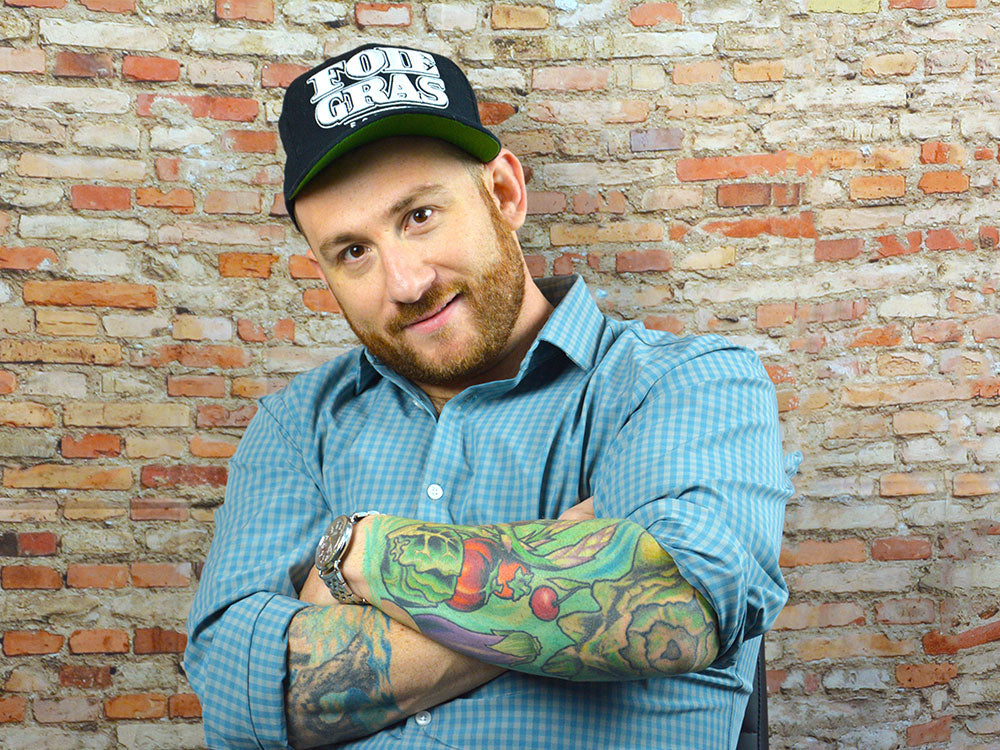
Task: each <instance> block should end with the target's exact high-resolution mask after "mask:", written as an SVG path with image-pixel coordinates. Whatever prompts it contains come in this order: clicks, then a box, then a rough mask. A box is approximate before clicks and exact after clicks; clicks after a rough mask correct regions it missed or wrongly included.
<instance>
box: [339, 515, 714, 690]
mask: <svg viewBox="0 0 1000 750" xmlns="http://www.w3.org/2000/svg"><path fill="white" fill-rule="evenodd" d="M370 521H371V523H370V524H368V526H367V530H366V532H365V544H364V552H363V558H362V562H361V568H360V574H359V575H358V574H357V573H354V575H358V580H354V581H351V585H352V587H354V586H359V587H360V588H361V589H362V591H366V592H367V593H368V595H369V596H368V598H369V600H370V601H371V602H372V603H373V604H374V605H375V606H376V607H378V608H379V609H381V610H382V611H384V612H385V613H386V614H388V615H389V616H390V617H392V618H394V619H396V620H398V621H399V622H401V623H404V624H407V625H412V626H413V627H415V628H416V629H418V630H420V632H422V633H424V634H425V635H427V636H429V637H431V638H433V639H434V640H437V641H440V642H441V643H444V644H446V645H447V646H449V647H450V648H453V649H455V650H457V651H461V652H463V653H466V654H469V655H472V656H474V657H475V658H477V659H481V660H483V661H487V662H491V663H494V664H499V665H502V666H505V667H509V668H511V669H516V670H519V671H523V672H528V673H531V674H539V675H546V676H551V677H559V678H563V679H571V680H622V679H637V678H646V677H656V676H662V675H666V674H674V673H677V672H684V671H693V670H697V669H701V668H703V667H705V666H707V665H708V664H710V663H711V662H712V661H713V660H714V658H715V656H716V654H717V652H718V636H717V629H716V623H715V619H714V613H713V612H712V610H711V607H710V606H709V605H708V603H707V602H706V601H705V600H704V598H703V597H702V596H701V595H700V594H699V593H698V592H697V591H695V589H694V588H693V587H691V585H690V584H688V582H687V581H685V580H684V579H683V578H682V577H681V575H680V573H679V571H678V570H677V567H676V565H674V562H673V560H672V559H671V557H670V556H669V555H668V554H667V553H666V552H665V551H664V550H663V548H662V547H660V545H659V544H658V543H657V542H656V540H655V539H654V538H653V537H652V536H651V535H650V534H649V533H648V532H646V531H645V530H644V529H642V528H641V527H640V526H638V525H637V524H635V523H632V522H630V521H622V520H609V519H596V520H588V521H565V520H556V521H552V520H540V521H530V522H523V523H517V524H498V525H491V526H452V525H445V524H429V523H423V522H419V521H413V520H410V519H402V518H397V517H392V516H376V517H372V518H371V519H370ZM349 580H350V578H349Z"/></svg>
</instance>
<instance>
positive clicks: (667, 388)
mask: <svg viewBox="0 0 1000 750" xmlns="http://www.w3.org/2000/svg"><path fill="white" fill-rule="evenodd" d="M677 347H678V348H679V349H680V348H682V347H683V348H682V349H681V354H680V356H676V355H675V356H674V357H670V358H668V362H669V366H668V367H667V369H666V372H662V369H663V368H662V367H661V368H660V369H661V371H660V372H656V368H651V370H652V373H653V374H652V375H647V377H650V378H655V379H653V380H651V382H650V385H649V386H648V387H646V386H643V387H642V388H641V391H640V393H641V395H640V396H638V397H637V403H636V406H635V408H634V410H633V411H632V413H631V414H630V416H629V418H628V420H627V421H626V422H625V424H624V426H623V427H622V428H621V430H620V431H619V433H618V435H617V437H616V438H615V441H614V443H613V445H612V446H611V449H610V450H608V451H607V452H606V453H605V455H606V459H605V460H604V461H603V462H602V464H601V465H600V466H599V467H598V469H597V471H596V472H595V476H594V481H593V485H592V487H593V494H594V503H595V508H596V509H597V512H598V514H599V515H601V516H606V517H614V518H626V519H629V520H632V521H635V522H636V523H638V524H639V525H640V526H642V527H643V528H645V529H647V530H648V531H649V532H650V533H651V534H652V535H653V536H654V537H656V539H657V541H658V542H659V543H660V545H661V546H662V547H663V548H664V549H665V550H666V551H667V552H668V553H670V555H671V556H672V557H673V559H674V561H675V563H676V565H677V567H678V569H679V570H680V573H681V575H682V576H683V577H684V579H685V580H687V581H688V582H689V583H690V584H691V585H692V586H694V587H695V588H696V589H697V590H698V591H700V592H701V593H702V594H703V595H704V596H705V598H706V599H707V600H708V602H709V603H710V604H711V605H712V608H713V609H714V610H715V613H716V615H717V617H718V624H719V639H720V649H719V658H718V659H717V661H716V664H717V665H719V666H725V665H728V662H729V661H731V660H732V659H733V658H735V653H736V649H737V648H738V647H739V645H740V644H741V643H742V642H743V641H744V640H746V639H749V638H753V637H756V636H758V635H760V634H762V633H764V632H765V631H766V630H767V629H768V628H770V626H771V625H772V624H773V622H774V620H775V618H776V617H777V615H778V613H779V612H780V611H781V608H782V607H783V606H784V604H785V601H786V600H787V598H788V589H787V587H786V586H785V582H784V578H783V577H782V574H781V570H780V568H779V566H778V558H779V556H780V552H781V532H782V527H783V523H784V510H785V503H786V502H787V500H788V499H789V498H790V497H791V496H792V494H793V491H794V489H793V487H792V484H791V481H790V477H791V476H792V475H793V474H794V473H795V471H796V469H797V466H798V462H799V460H800V459H801V454H798V453H796V454H791V455H789V456H787V457H786V456H785V454H784V452H783V450H782V446H781V436H780V431H779V423H778V412H777V402H776V398H775V391H774V386H773V385H772V383H771V381H770V379H769V378H768V376H767V373H766V371H765V370H764V368H763V366H762V364H761V363H760V360H759V358H758V357H757V356H756V355H755V354H754V353H753V352H751V351H749V350H747V349H744V348H741V347H737V346H734V345H732V344H729V343H728V342H726V341H725V340H724V339H722V338H720V337H716V336H706V337H699V338H698V339H696V340H694V341H692V342H691V343H688V344H678V345H677Z"/></svg>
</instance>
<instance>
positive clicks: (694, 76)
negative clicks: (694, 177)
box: [673, 60, 722, 179]
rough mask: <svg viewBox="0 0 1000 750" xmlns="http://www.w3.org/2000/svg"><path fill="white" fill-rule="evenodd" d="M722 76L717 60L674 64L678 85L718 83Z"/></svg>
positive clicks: (674, 79) (674, 78)
mask: <svg viewBox="0 0 1000 750" xmlns="http://www.w3.org/2000/svg"><path fill="white" fill-rule="evenodd" d="M721 78H722V65H721V63H719V62H717V61H716V60H707V61H705V62H696V63H676V64H675V65H674V72H673V82H674V83H675V84H676V85H678V86H691V85H696V84H700V83H718V82H719V80H720V79H721ZM708 179H714V178H708Z"/></svg>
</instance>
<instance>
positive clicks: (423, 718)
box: [413, 711, 431, 727]
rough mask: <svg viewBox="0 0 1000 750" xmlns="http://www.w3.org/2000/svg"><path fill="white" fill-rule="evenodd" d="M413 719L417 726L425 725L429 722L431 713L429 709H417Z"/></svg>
mask: <svg viewBox="0 0 1000 750" xmlns="http://www.w3.org/2000/svg"><path fill="white" fill-rule="evenodd" d="M413 720H414V721H416V722H417V726H421V727H426V726H427V725H428V724H430V723H431V715H430V712H429V711H419V712H418V713H417V715H416V716H414V717H413Z"/></svg>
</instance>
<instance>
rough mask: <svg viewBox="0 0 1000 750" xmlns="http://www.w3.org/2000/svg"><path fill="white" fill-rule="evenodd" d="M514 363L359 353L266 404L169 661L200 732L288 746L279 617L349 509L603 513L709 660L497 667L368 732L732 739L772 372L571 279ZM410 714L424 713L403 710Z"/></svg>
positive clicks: (764, 599) (765, 463) (763, 616)
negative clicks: (628, 528)
mask: <svg viewBox="0 0 1000 750" xmlns="http://www.w3.org/2000/svg"><path fill="white" fill-rule="evenodd" d="M536 283H537V284H538V286H539V287H540V288H541V289H542V291H543V292H544V293H545V295H546V297H548V299H549V300H550V301H551V302H552V303H553V304H556V305H557V306H556V308H555V310H554V312H553V313H552V315H551V316H550V317H549V319H548V321H546V323H545V326H544V327H543V329H542V330H541V332H540V333H539V335H538V337H537V339H536V341H535V342H534V344H533V346H532V348H531V349H530V351H529V352H528V354H527V355H526V356H525V358H524V360H523V362H522V363H521V367H520V370H519V372H518V374H517V375H516V376H515V377H514V378H512V379H510V380H503V381H495V382H490V383H484V384H481V385H476V386H473V387H470V388H467V389H466V390H464V391H462V392H461V393H460V394H458V395H457V396H455V397H454V398H453V399H452V400H451V401H449V402H448V403H447V405H446V406H445V407H444V409H443V410H442V412H441V414H440V416H437V415H436V414H435V411H434V408H433V406H432V404H431V402H430V400H429V399H428V398H427V396H426V395H425V394H424V393H423V392H422V391H420V390H419V389H418V388H416V387H414V386H413V385H412V384H411V383H410V382H408V381H407V380H405V379H403V378H401V377H399V376H398V375H397V374H396V373H394V372H393V371H391V370H389V369H388V368H387V367H385V366H384V365H382V364H381V363H379V362H378V361H376V360H374V359H373V358H372V357H371V355H370V354H369V353H368V352H367V351H366V350H364V349H362V348H358V349H354V350H353V351H350V352H348V353H347V354H344V355H343V356H340V357H338V358H336V359H334V360H332V361H330V362H327V363H325V364H323V365H322V366H320V367H317V368H315V369H313V370H310V371H309V372H306V373H303V374H301V375H299V376H298V377H296V378H295V379H293V380H292V382H291V383H289V384H288V385H287V386H286V387H285V388H284V389H283V390H282V391H280V392H279V393H275V394H271V395H269V396H266V397H264V398H263V399H261V400H260V402H259V404H260V409H259V411H258V413H257V415H256V416H255V417H254V419H253V421H252V422H251V423H250V425H249V427H248V428H247V430H246V432H245V433H244V435H243V439H242V440H241V441H240V445H239V449H238V450H237V452H236V454H235V455H234V456H233V458H232V460H231V461H230V462H229V482H228V485H227V487H226V500H225V504H224V505H223V506H222V507H221V509H220V510H219V511H218V513H217V515H216V533H215V539H214V541H213V542H212V547H211V551H210V552H209V555H208V560H207V562H206V564H205V568H204V573H203V576H202V580H201V585H200V586H199V588H198V593H197V596H196V597H195V601H194V605H193V607H192V610H191V613H190V616H189V619H188V631H189V636H190V638H189V641H188V647H187V652H186V655H185V669H186V672H187V675H188V677H189V679H190V682H191V684H192V686H193V687H194V689H195V691H196V692H197V694H198V697H199V698H200V699H201V702H202V704H203V710H204V720H205V728H206V736H207V739H208V743H209V745H210V746H211V747H213V748H216V747H218V748H222V747H226V748H229V747H232V748H285V747H286V746H287V736H286V728H285V717H284V702H283V696H284V682H285V679H286V668H285V653H286V647H287V628H288V623H289V621H290V620H291V619H292V617H293V615H295V613H296V612H298V611H299V610H300V609H301V608H302V607H304V606H306V605H305V604H303V603H301V602H299V601H298V599H297V598H296V591H297V589H298V588H299V587H300V586H301V585H302V582H303V581H304V580H305V577H306V575H307V573H308V570H309V566H310V565H311V562H312V559H313V554H314V550H315V548H316V542H317V541H318V539H319V537H320V535H321V533H322V532H323V530H324V529H325V528H326V526H327V524H329V522H330V521H331V520H332V518H333V517H334V516H336V515H338V514H342V513H344V514H348V513H351V512H353V511H356V510H367V509H375V510H379V511H382V512H383V513H389V514H392V515H397V516H403V517H407V518H417V519H421V520H426V521H432V522H440V523H457V524H489V523H501V522H507V521H518V520H523V519H530V518H555V517H556V516H557V515H558V514H559V513H560V512H562V511H563V510H565V509H566V508H568V507H570V506H571V505H574V504H576V503H578V502H579V501H581V500H583V499H585V498H587V497H590V496H593V498H594V508H595V511H596V514H597V515H598V517H607V518H626V519H631V520H632V521H635V522H636V523H638V524H639V525H640V526H642V527H644V528H645V529H647V530H648V531H649V532H650V533H651V534H652V535H653V536H655V537H656V539H657V540H658V541H659V542H660V544H661V545H662V546H663V547H664V549H666V550H667V551H668V552H669V553H670V554H671V555H672V556H673V558H674V560H675V562H676V564H677V565H678V567H679V569H680V571H681V573H682V575H683V576H684V578H685V579H687V581H689V582H690V583H691V584H692V585H693V586H694V587H695V588H697V589H698V590H699V591H700V592H701V593H702V594H704V596H705V597H706V598H707V599H708V601H709V602H710V603H711V605H712V607H713V609H714V610H715V612H716V614H717V616H718V621H719V631H720V640H721V651H720V656H719V658H718V659H717V660H716V662H715V663H714V664H713V665H712V666H711V667H709V668H708V669H706V670H704V671H702V672H700V673H697V674H686V675H678V676H674V677H669V678H660V679H649V680H633V681H626V682H618V683H574V682H567V681H562V680H557V679H547V678H540V677H535V676H531V675H525V674H522V673H519V672H515V671H508V672H506V673H504V674H503V675H501V676H500V677H499V678H497V679H495V680H493V681H492V682H489V683H487V684H486V685H483V686H481V687H479V688H477V689H475V690H473V691H472V692H470V693H467V694H466V695H464V696H462V697H461V698H458V699H456V700H452V701H450V702H447V703H444V704H442V705H439V706H437V707H435V708H433V709H431V710H430V711H429V712H428V714H427V715H419V716H418V717H410V718H409V719H408V720H406V721H404V722H401V723H399V724H396V725H394V726H392V727H390V728H387V729H385V730H384V731H382V732H379V733H377V734H375V735H373V736H371V737H368V738H365V739H363V740H357V741H354V742H351V743H348V745H346V746H348V747H359V748H360V747H364V748H442V747H452V748H484V749H485V748H518V749H519V750H523V749H525V748H538V750H558V749H559V748H567V749H568V748H572V750H581V748H643V749H645V748H657V750H666V749H668V748H677V749H678V750H692V749H693V748H706V749H710V750H719V749H720V748H728V747H734V746H735V742H736V736H737V734H738V732H739V727H740V723H741V720H742V717H743V713H744V710H745V706H746V701H747V698H748V696H749V693H750V688H751V676H752V669H753V666H754V660H755V658H756V653H757V645H758V643H759V639H758V638H757V636H759V635H761V634H762V633H763V632H764V631H765V630H767V628H769V627H770V625H771V624H772V623H773V622H774V619H775V617H776V616H777V614H778V612H779V611H780V609H781V607H782V606H783V605H784V602H785V600H786V598H787V589H786V588H785V585H784V581H783V579H782V575H781V571H780V569H779V567H778V554H779V550H780V541H781V529H782V523H783V518H784V508H785V502H786V500H787V499H788V498H789V497H790V496H791V494H792V491H793V489H792V485H791V482H790V479H789V478H790V477H791V476H792V475H793V474H794V473H795V470H796V468H797V465H798V460H799V459H800V458H801V455H800V454H794V455H790V456H787V457H786V456H785V455H784V453H783V451H782V448H781V440H780V436H779V428H778V415H777V406H776V401H775V395H774V387H773V386H772V384H771V381H770V380H769V379H768V376H767V374H766V372H765V371H764V368H763V367H762V365H761V363H760V360H759V359H758V358H757V356H756V355H755V354H754V353H753V352H751V351H749V350H747V349H745V348H742V347H738V346H735V345H733V344H731V343H729V342H728V341H726V340H725V339H723V338H721V337H719V336H714V335H709V336H688V337H684V338H678V337H677V336H674V335H672V334H669V333H663V332H655V331H648V330H646V329H645V328H644V327H643V326H642V325H641V324H639V323H636V322H622V321H617V320H613V319H611V318H608V317H606V316H604V315H603V314H602V313H601V312H600V310H599V309H598V308H597V306H596V305H595V303H594V301H593V300H592V299H591V296H590V293H589V291H588V289H587V287H586V285H585V284H584V282H583V280H582V279H579V278H578V277H576V278H574V277H569V278H561V279H545V280H539V281H537V282H536ZM418 719H419V720H418Z"/></svg>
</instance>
